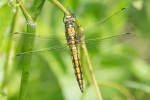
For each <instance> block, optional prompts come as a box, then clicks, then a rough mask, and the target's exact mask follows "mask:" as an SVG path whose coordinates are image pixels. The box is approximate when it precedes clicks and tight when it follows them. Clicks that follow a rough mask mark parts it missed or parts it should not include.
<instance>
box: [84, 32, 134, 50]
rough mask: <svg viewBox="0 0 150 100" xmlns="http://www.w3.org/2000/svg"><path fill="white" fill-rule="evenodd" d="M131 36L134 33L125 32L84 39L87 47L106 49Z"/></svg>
mask: <svg viewBox="0 0 150 100" xmlns="http://www.w3.org/2000/svg"><path fill="white" fill-rule="evenodd" d="M133 37H135V34H131V33H125V34H120V35H115V36H111V37H107V38H95V39H89V40H85V43H86V46H87V49H90V50H94V51H95V50H97V49H99V50H103V49H107V48H109V47H111V46H113V45H116V44H118V43H122V42H125V41H127V40H129V39H131V38H133Z"/></svg>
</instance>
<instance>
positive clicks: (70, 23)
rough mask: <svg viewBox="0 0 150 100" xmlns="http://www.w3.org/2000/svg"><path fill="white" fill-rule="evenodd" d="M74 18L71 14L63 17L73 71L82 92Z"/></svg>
mask: <svg viewBox="0 0 150 100" xmlns="http://www.w3.org/2000/svg"><path fill="white" fill-rule="evenodd" d="M74 21H75V19H74V18H73V17H72V16H66V17H65V19H64V23H65V29H66V40H67V43H68V46H69V48H70V51H71V56H72V63H73V67H74V73H75V75H76V79H77V81H78V85H79V87H80V90H81V92H83V77H82V69H81V63H80V58H79V54H78V38H77V37H78V36H77V35H78V34H77V32H76V29H75V26H74Z"/></svg>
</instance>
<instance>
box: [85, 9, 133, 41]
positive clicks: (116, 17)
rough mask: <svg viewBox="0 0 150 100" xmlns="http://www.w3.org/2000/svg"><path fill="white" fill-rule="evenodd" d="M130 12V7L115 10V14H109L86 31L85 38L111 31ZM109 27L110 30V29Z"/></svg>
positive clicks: (95, 36)
mask: <svg viewBox="0 0 150 100" xmlns="http://www.w3.org/2000/svg"><path fill="white" fill-rule="evenodd" d="M129 12H130V9H129V8H122V9H120V10H118V11H117V12H115V13H114V14H112V15H110V16H108V17H107V18H105V19H103V20H101V21H99V22H97V23H96V24H95V25H92V26H91V27H90V28H89V29H87V30H85V31H84V33H83V34H84V36H85V39H91V38H97V37H100V35H103V34H104V33H105V34H106V32H109V31H111V30H112V29H114V27H116V26H117V24H119V23H120V22H121V21H123V20H124V19H125V18H126V17H125V16H126V15H127V13H129ZM108 29H109V30H108Z"/></svg>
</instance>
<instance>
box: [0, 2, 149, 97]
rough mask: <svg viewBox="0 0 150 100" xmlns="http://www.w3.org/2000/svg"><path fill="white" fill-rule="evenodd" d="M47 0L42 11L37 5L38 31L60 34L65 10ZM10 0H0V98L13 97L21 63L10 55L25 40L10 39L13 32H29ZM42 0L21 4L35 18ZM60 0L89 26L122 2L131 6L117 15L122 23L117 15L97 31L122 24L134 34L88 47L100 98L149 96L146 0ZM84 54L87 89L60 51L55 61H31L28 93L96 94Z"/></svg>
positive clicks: (119, 29) (119, 28)
mask: <svg viewBox="0 0 150 100" xmlns="http://www.w3.org/2000/svg"><path fill="white" fill-rule="evenodd" d="M49 1H50V0H49ZM49 1H45V4H44V6H43V7H42V10H41V12H40V9H39V16H38V17H37V20H36V24H37V26H36V33H37V34H39V35H50V34H53V35H54V34H55V35H64V34H65V29H64V24H63V16H64V13H63V12H62V11H60V10H59V9H58V8H57V7H56V5H54V4H52V3H51V2H49ZM8 2H9V1H8V0H2V1H0V99H2V100H5V99H6V98H7V100H17V99H18V97H19V90H20V82H21V74H22V68H23V65H22V63H18V62H13V61H12V60H11V59H12V57H14V56H15V54H17V53H20V52H24V49H23V48H24V45H22V44H21V45H20V44H19V43H20V42H19V41H17V42H18V43H16V42H14V41H12V40H13V35H12V33H13V32H16V31H17V32H27V27H26V26H27V25H26V24H27V23H26V22H25V18H24V15H23V14H22V12H21V10H20V8H19V7H18V5H13V6H12V7H10V6H8ZM40 2H41V0H30V1H27V0H24V2H23V5H24V6H25V9H26V11H27V12H29V15H30V16H34V18H35V16H36V14H35V11H36V8H37V6H38V4H39V3H40ZM59 2H60V3H61V4H62V5H63V6H64V7H66V8H67V7H68V9H69V10H71V11H72V12H73V13H75V15H76V17H77V19H78V22H79V23H80V24H81V26H82V27H83V28H84V29H88V28H89V27H90V26H92V25H93V24H94V23H96V22H98V21H99V20H102V19H104V18H106V17H107V16H109V15H111V14H112V13H114V12H116V11H118V10H119V9H121V8H123V7H129V8H131V11H129V15H128V16H127V15H126V16H125V15H123V16H120V17H121V19H123V21H121V23H119V24H117V25H116V23H115V21H112V23H110V24H107V26H105V27H104V28H105V29H104V30H108V31H106V33H105V34H100V37H108V36H112V35H116V34H121V32H122V30H123V32H128V31H129V32H131V33H135V34H136V37H135V38H134V39H132V40H130V41H127V42H126V43H123V44H119V45H117V46H114V47H112V48H109V49H106V50H103V51H101V52H98V50H97V49H96V50H89V52H88V53H89V57H90V60H91V63H92V65H93V70H94V75H95V76H96V79H97V81H98V84H99V89H100V91H101V94H102V98H103V100H127V99H128V100H129V99H131V100H148V99H147V98H150V95H149V93H150V80H149V79H150V75H149V71H150V67H149V66H150V55H149V49H150V48H149V47H150V39H149V38H150V34H149V31H150V30H149V27H150V14H149V12H150V9H149V4H150V1H149V0H136V1H135V0H124V1H122V0H116V1H114V0H104V1H98V0H75V1H73V0H72V1H70V0H69V1H67V0H64V1H62V0H60V1H59ZM15 9H16V12H15V13H14V12H13V11H14V10H15ZM35 19H36V18H35ZM116 20H117V19H116ZM41 44H42V43H41ZM81 55H82V54H81ZM82 56H83V61H82V66H84V69H83V73H84V76H83V77H84V89H85V92H84V93H83V94H82V93H81V92H80V90H79V87H78V84H77V82H76V79H75V76H74V72H73V67H72V62H71V59H70V57H69V55H68V57H67V56H65V57H59V56H58V57H57V58H55V59H56V61H55V62H50V61H49V59H46V58H41V59H40V60H39V62H41V63H33V64H31V67H30V73H29V74H30V76H29V80H28V84H27V94H25V97H26V99H27V100H97V95H96V92H95V87H94V85H93V82H92V81H91V76H90V74H89V70H88V68H87V67H86V66H87V63H86V61H85V58H84V54H83V55H82ZM85 73H87V75H85ZM89 81H90V83H89Z"/></svg>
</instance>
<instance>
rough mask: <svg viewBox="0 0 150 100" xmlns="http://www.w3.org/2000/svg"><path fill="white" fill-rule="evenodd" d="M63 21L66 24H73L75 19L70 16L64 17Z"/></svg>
mask: <svg viewBox="0 0 150 100" xmlns="http://www.w3.org/2000/svg"><path fill="white" fill-rule="evenodd" d="M63 21H64V23H68V22H72V23H74V22H75V18H74V17H72V16H71V15H65V16H64V18H63Z"/></svg>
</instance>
